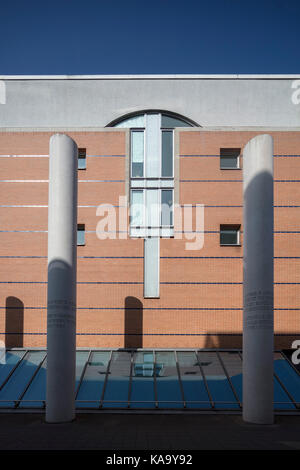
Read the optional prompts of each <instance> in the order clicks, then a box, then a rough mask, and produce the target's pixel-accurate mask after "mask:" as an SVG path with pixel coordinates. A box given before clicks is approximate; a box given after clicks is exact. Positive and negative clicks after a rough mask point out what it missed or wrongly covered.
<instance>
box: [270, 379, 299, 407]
mask: <svg viewBox="0 0 300 470" xmlns="http://www.w3.org/2000/svg"><path fill="white" fill-rule="evenodd" d="M274 409H275V410H294V409H295V407H294V405H293V403H292V401H291V400H290V398H289V396H288V395H287V393H286V392H285V391H284V389H283V388H282V387H281V385H280V383H279V382H278V380H277V379H276V377H274Z"/></svg>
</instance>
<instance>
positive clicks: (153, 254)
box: [144, 237, 160, 298]
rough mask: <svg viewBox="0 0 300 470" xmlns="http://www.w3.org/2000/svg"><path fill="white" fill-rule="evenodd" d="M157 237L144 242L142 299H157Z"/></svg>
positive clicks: (146, 239) (158, 243)
mask: <svg viewBox="0 0 300 470" xmlns="http://www.w3.org/2000/svg"><path fill="white" fill-rule="evenodd" d="M159 246H160V239H159V237H155V238H145V240H144V297H152V298H153V297H154V298H157V297H159V261H160V256H159Z"/></svg>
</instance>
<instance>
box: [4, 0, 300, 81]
mask: <svg viewBox="0 0 300 470" xmlns="http://www.w3.org/2000/svg"><path fill="white" fill-rule="evenodd" d="M0 35H1V41H0V74H1V75H7V74H160V73H161V74H174V73H178V74H180V73H186V74H193V73H194V74H202V73H203V74H209V73H257V74H259V73H291V74H293V73H298V74H299V73H300V2H299V0H285V1H284V0H272V1H271V0H260V1H257V0H248V1H244V0H198V1H196V0H182V1H177V0H139V1H138V0H123V1H121V0H97V1H96V0H85V1H77V0H59V1H58V0H51V1H48V0H40V1H36V0H27V1H26V0H23V1H21V0H11V1H8V0H4V1H3V2H2V4H1V10H0Z"/></svg>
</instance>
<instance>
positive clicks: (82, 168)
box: [78, 157, 86, 170]
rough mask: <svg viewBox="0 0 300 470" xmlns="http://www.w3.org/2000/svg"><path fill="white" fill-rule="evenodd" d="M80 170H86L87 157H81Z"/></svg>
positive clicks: (79, 161)
mask: <svg viewBox="0 0 300 470" xmlns="http://www.w3.org/2000/svg"><path fill="white" fill-rule="evenodd" d="M78 169H79V170H85V169H86V158H85V157H79V158H78Z"/></svg>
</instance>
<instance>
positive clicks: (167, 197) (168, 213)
mask: <svg viewBox="0 0 300 470" xmlns="http://www.w3.org/2000/svg"><path fill="white" fill-rule="evenodd" d="M161 225H162V226H163V227H164V226H168V227H169V226H172V225H173V190H172V189H163V190H162V192H161Z"/></svg>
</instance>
